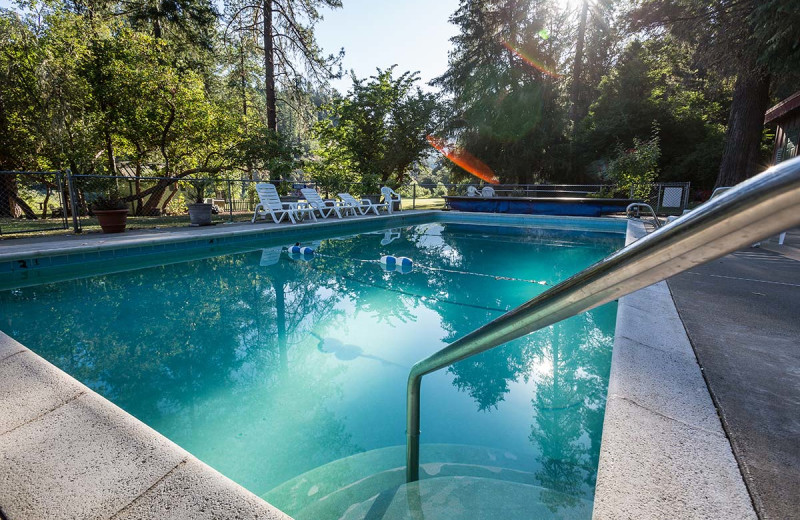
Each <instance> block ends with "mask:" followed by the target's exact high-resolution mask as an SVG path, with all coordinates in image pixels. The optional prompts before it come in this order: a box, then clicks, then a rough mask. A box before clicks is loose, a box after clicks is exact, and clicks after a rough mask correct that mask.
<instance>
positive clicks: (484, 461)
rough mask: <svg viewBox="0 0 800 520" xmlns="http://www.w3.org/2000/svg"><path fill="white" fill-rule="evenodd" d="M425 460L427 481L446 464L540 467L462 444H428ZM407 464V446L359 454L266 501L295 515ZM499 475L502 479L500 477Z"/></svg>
mask: <svg viewBox="0 0 800 520" xmlns="http://www.w3.org/2000/svg"><path fill="white" fill-rule="evenodd" d="M421 460H422V465H421V475H422V476H423V478H424V477H426V476H436V475H437V471H439V469H438V466H437V465H442V464H453V463H455V464H462V465H474V466H484V467H487V468H495V469H494V471H496V472H499V470H501V469H506V470H514V469H516V470H520V471H524V470H528V469H530V468H535V467H536V461H535V459H533V458H532V457H526V456H519V455H516V454H513V453H510V452H508V451H504V450H498V449H495V448H489V447H484V446H470V445H461V444H425V445H423V447H422V453H421ZM404 464H405V446H404V445H401V446H390V447H388V448H381V449H377V450H371V451H367V452H364V453H358V454H356V455H352V456H350V457H345V458H342V459H339V460H335V461H333V462H330V463H328V464H325V465H323V466H320V467H318V468H314V469H312V470H310V471H308V472H306V473H303V474H302V475H298V476H297V477H295V478H293V479H291V480H288V481H287V482H285V483H283V484H281V485H280V486H278V487H276V488H274V489H272V490H271V491H269V492H267V493H264V494H263V495H262V497H263V498H264V499H265V500H266V501H267V502H270V503H271V504H274V505H276V506H277V507H280V508H281V509H283V510H284V511H286V512H287V513H289V514H292V513H293V512H296V511H299V510H301V509H302V508H304V507H305V506H307V505H308V504H310V503H312V502H315V501H317V500H320V499H321V498H322V497H325V496H328V495H330V494H331V493H334V492H336V491H339V490H341V489H345V488H347V487H348V486H350V485H352V484H354V483H358V482H360V481H361V480H363V479H366V478H367V477H371V476H374V475H377V474H380V473H383V472H390V473H391V472H393V471H394V470H396V469H397V468H401V469H403V470H404V468H405V466H404ZM399 473H402V471H401V472H398V474H399ZM495 474H496V475H498V478H499V477H500V475H499V474H498V473H495ZM399 478H400V480H397V481H396V482H395V484H396V485H399V484H401V483H402V482H404V475H401V476H400V477H399Z"/></svg>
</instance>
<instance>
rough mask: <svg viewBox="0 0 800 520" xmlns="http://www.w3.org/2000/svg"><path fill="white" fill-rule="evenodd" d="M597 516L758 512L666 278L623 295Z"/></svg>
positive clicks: (633, 227)
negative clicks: (665, 280)
mask: <svg viewBox="0 0 800 520" xmlns="http://www.w3.org/2000/svg"><path fill="white" fill-rule="evenodd" d="M645 234H646V231H645V228H644V225H643V224H642V223H641V222H633V221H632V222H630V224H629V225H628V237H627V243H631V242H633V241H635V240H637V239H638V238H640V237H642V236H644V235H645ZM593 517H594V518H595V519H603V520H604V519H617V518H652V519H656V518H681V519H683V518H736V519H740V518H756V515H755V511H754V510H753V506H752V503H751V500H750V496H749V495H748V493H747V489H746V487H745V485H744V482H743V480H742V475H741V472H740V471H739V466H738V465H737V462H736V459H735V458H734V456H733V452H732V450H731V445H730V442H729V440H728V438H727V436H726V435H725V432H724V431H723V429H722V425H721V424H720V420H719V416H718V415H717V411H716V408H715V407H714V403H713V402H712V400H711V396H710V395H709V393H708V388H707V386H706V384H705V382H704V380H703V376H702V373H701V370H700V367H699V365H698V364H697V358H696V357H695V355H694V352H693V351H692V346H691V344H690V342H689V338H688V337H687V335H686V332H685V330H684V328H683V324H682V323H681V320H680V317H679V316H678V313H677V310H676V309H675V304H674V302H673V300H672V295H671V294H670V291H669V288H668V287H667V284H666V282H660V283H657V284H654V285H652V286H650V287H646V288H644V289H641V290H639V291H636V292H634V293H631V294H629V295H627V296H624V297H622V298H620V299H619V303H618V306H617V328H616V331H615V333H614V351H613V353H612V358H611V376H610V380H609V386H608V400H607V402H606V414H605V419H604V422H603V439H602V443H601V445H600V466H599V469H598V474H597V486H596V489H595V507H594V515H593Z"/></svg>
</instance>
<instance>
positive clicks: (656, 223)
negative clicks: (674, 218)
mask: <svg viewBox="0 0 800 520" xmlns="http://www.w3.org/2000/svg"><path fill="white" fill-rule="evenodd" d="M634 208H636V209H639V208H645V209H649V210H650V214H651V215H653V225H654V226H655V227H656V229H658V228H660V227H661V221H660V220H658V216H657V215H656V212H655V210H654V209H653V207H652V206H651V205H650V204H645V203H644V202H634V203H633V204H628V207H627V208H625V216H626V217H628V218H631V210H632V209H634Z"/></svg>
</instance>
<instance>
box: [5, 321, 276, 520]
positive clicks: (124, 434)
mask: <svg viewBox="0 0 800 520" xmlns="http://www.w3.org/2000/svg"><path fill="white" fill-rule="evenodd" d="M4 373H5V374H4ZM0 375H5V376H6V377H0V395H3V396H4V398H5V399H3V400H0V410H3V411H8V409H12V408H13V413H10V414H6V413H4V414H2V415H4V416H5V419H3V423H0V459H2V460H3V462H4V464H6V465H7V466H8V467H9V468H12V469H11V470H10V471H7V472H5V473H4V475H2V477H0V483H2V484H3V485H0V511H2V512H3V514H4V518H8V519H9V520H18V519H28V518H30V519H36V520H47V519H51V518H52V519H55V518H65V517H67V516H69V517H76V518H77V517H81V518H114V519H119V520H123V519H129V518H131V519H132V518H141V517H142V515H143V514H144V515H145V517H151V518H152V517H153V514H156V515H158V517H159V518H187V519H188V518H194V517H195V513H196V512H197V511H201V510H202V511H205V512H206V513H208V512H211V514H212V515H213V517H214V518H263V519H269V520H291V517H289V516H288V515H286V514H285V513H283V512H282V511H280V510H279V509H277V508H276V507H274V506H272V505H271V504H269V503H267V502H266V501H264V500H263V499H261V498H260V497H258V496H257V495H255V494H253V493H251V492H250V491H248V490H247V489H245V488H244V487H242V486H241V485H239V484H237V483H236V482H234V481H232V480H230V479H229V478H228V477H226V476H224V475H222V474H221V473H219V472H218V471H216V470H215V469H213V468H211V467H210V466H208V465H206V464H205V463H203V462H202V461H200V460H199V459H197V458H196V457H195V456H193V455H192V454H190V453H189V452H187V451H186V450H184V449H183V448H181V447H180V446H178V445H177V444H175V443H173V442H172V441H170V440H169V439H167V438H166V437H165V436H163V435H162V434H160V433H158V432H157V431H155V430H154V429H152V428H151V427H150V426H147V425H146V424H144V423H143V422H141V421H140V420H138V419H136V418H135V417H133V416H132V415H130V414H128V413H127V412H125V411H124V410H122V409H121V408H120V407H118V406H117V405H115V404H114V403H112V402H111V401H109V400H108V399H106V398H104V397H102V396H101V395H99V394H97V393H96V392H94V391H93V390H91V389H90V388H88V387H86V386H85V385H83V384H82V383H81V382H79V381H77V380H76V379H75V378H73V377H72V376H70V375H69V374H67V373H66V372H64V371H62V370H61V369H59V368H58V367H56V366H54V365H52V364H51V363H50V362H48V361H47V360H45V359H44V358H42V357H41V356H39V355H38V354H36V353H35V352H33V351H31V350H30V349H28V348H26V347H25V346H23V345H22V344H20V343H19V342H17V341H16V340H14V339H13V338H12V337H10V336H9V335H7V334H5V333H4V332H2V331H0ZM4 382H6V384H5V385H4V384H3V383H4ZM4 408H5V409H6V410H4ZM9 415H10V419H9ZM14 470H16V471H14ZM69 470H73V473H72V474H69V473H66V472H67V471H69ZM28 471H29V473H28ZM65 473H66V474H65ZM87 480H88V481H89V482H88V484H90V485H88V486H87V482H86V481H87ZM101 483H102V485H97V484H101ZM91 484H96V485H94V486H91Z"/></svg>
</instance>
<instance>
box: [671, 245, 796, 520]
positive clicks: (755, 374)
mask: <svg viewBox="0 0 800 520" xmlns="http://www.w3.org/2000/svg"><path fill="white" fill-rule="evenodd" d="M798 248H800V230H794V231H792V232H790V233H789V235H788V236H787V239H786V245H785V246H777V245H776V244H774V243H771V244H764V245H763V246H762V247H761V248H749V249H745V250H742V251H738V252H736V253H733V254H732V255H728V256H726V257H724V258H721V259H719V260H716V261H714V262H711V263H709V264H707V265H704V266H701V267H698V268H694V269H691V270H690V271H689V272H686V273H683V274H681V275H678V276H675V277H674V278H672V279H671V280H670V281H669V286H670V289H671V290H672V293H673V298H674V300H675V304H676V306H677V308H678V312H679V314H680V316H681V318H682V320H683V323H684V325H685V327H686V330H687V332H688V335H689V338H690V339H691V342H692V345H693V347H694V349H695V352H696V354H697V358H698V360H699V362H700V365H701V367H702V368H703V371H704V374H705V377H706V379H707V382H708V385H709V388H710V390H711V393H712V396H713V398H714V400H715V402H716V405H717V407H718V409H719V412H720V415H721V417H722V421H723V424H724V427H725V429H726V431H727V433H728V435H729V437H730V439H731V444H732V445H733V450H734V453H735V455H736V457H737V459H738V461H739V464H740V466H741V468H742V473H743V475H744V478H745V482H746V483H747V486H748V489H749V491H750V494H751V496H752V498H753V502H754V505H755V507H756V510H757V512H758V514H759V516H761V517H762V518H766V519H771V518H782V519H783V518H797V515H798V512H800V261H798V260H800V258H798V259H793V257H796V252H797V251H800V249H798Z"/></svg>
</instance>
